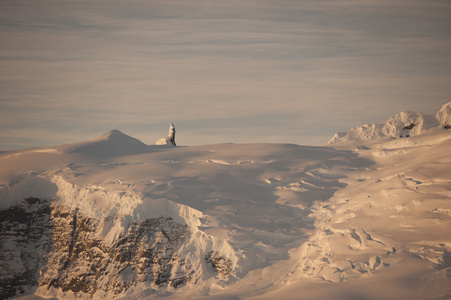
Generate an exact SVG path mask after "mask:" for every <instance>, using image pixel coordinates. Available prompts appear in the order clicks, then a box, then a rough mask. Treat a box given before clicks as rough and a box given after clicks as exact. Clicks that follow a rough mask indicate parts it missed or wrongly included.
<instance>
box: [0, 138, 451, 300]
mask: <svg viewBox="0 0 451 300" xmlns="http://www.w3.org/2000/svg"><path fill="white" fill-rule="evenodd" d="M333 147H334V148H332V147H307V146H298V145H292V144H240V145H235V144H219V145H203V146H194V147H159V146H147V145H144V144H142V143H141V142H139V141H137V140H136V139H133V138H131V137H128V136H127V135H125V134H123V133H121V132H119V131H112V132H110V133H107V134H106V135H104V136H102V137H100V138H98V139H94V140H91V141H88V142H81V143H76V144H70V145H62V146H55V147H52V148H48V149H27V150H20V151H14V152H4V153H2V154H0V165H1V168H0V185H1V189H0V197H1V202H0V209H3V210H4V209H7V208H8V207H12V206H14V205H15V204H17V203H19V202H20V201H22V199H23V198H26V197H30V196H33V197H42V198H51V199H55V200H54V201H55V203H56V204H57V205H58V206H61V207H65V208H66V209H67V210H68V211H71V212H77V213H79V214H80V215H83V216H86V217H89V218H91V219H93V220H99V224H100V225H99V226H100V227H99V228H100V229H99V230H98V231H96V233H95V234H96V238H98V239H101V240H102V241H104V242H105V244H106V245H113V244H114V243H115V241H117V240H118V239H120V238H121V237H122V236H124V234H125V233H126V232H127V230H128V228H129V227H130V226H131V224H137V222H140V221H143V220H146V219H149V218H158V217H160V216H163V217H171V218H172V219H173V220H174V222H176V223H179V224H183V225H185V226H186V228H187V229H188V230H189V231H190V232H191V234H190V235H189V237H187V238H186V239H185V240H183V242H180V243H181V244H178V245H179V246H178V248H174V249H172V250H171V251H174V253H175V254H176V256H177V257H178V259H183V260H184V261H185V265H184V267H186V268H188V267H189V268H191V269H190V270H193V273H191V275H190V276H191V277H190V279H189V280H188V281H186V282H185V283H184V284H181V285H180V286H177V287H176V288H174V287H170V286H166V285H160V286H155V285H151V283H149V284H148V285H146V283H145V282H144V283H139V284H137V285H136V286H134V287H130V288H128V289H126V290H125V291H124V292H121V293H120V294H117V295H112V294H110V295H109V296H110V297H113V296H115V297H123V298H124V299H136V298H140V299H143V298H152V297H158V298H159V297H161V298H173V299H189V298H191V299H193V298H195V299H448V298H450V297H451V259H450V257H451V235H450V231H449V228H451V202H450V200H451V199H450V196H451V158H450V155H449V149H451V130H443V131H439V132H433V133H429V134H422V135H418V136H415V137H410V138H404V139H394V140H385V139H382V140H371V141H359V140H351V141H347V142H341V143H338V144H334V145H333ZM107 220H110V221H107ZM111 220H113V221H111ZM1 247H3V246H0V250H2V251H4V249H3V248H1ZM8 251H11V249H9V250H8ZM2 253H5V252H2ZM2 253H0V254H2ZM171 253H172V252H171ZM221 262H222V263H223V265H221V266H220V263H221ZM214 264H215V265H216V268H213V267H212V266H213V265H214ZM218 266H219V267H218ZM130 272H132V271H130ZM127 274H128V273H127ZM127 274H123V275H121V276H127ZM130 274H132V273H130ZM105 276H107V275H105ZM130 276H131V275H130ZM130 278H131V277H130ZM102 280H104V281H105V282H106V280H107V279H102ZM151 290H152V292H150V291H151ZM29 293H34V294H35V295H36V296H42V297H59V298H70V297H82V298H89V297H91V295H90V294H83V293H82V292H76V293H74V292H71V291H65V292H63V291H62V290H58V289H55V288H51V289H47V288H46V287H45V286H41V287H39V288H38V289H37V290H36V289H34V290H33V289H30V290H29ZM105 296H108V295H107V294H105V293H104V294H102V293H100V292H99V293H94V294H93V297H94V298H102V297H105ZM27 297H29V296H27ZM27 299H29V298H27Z"/></svg>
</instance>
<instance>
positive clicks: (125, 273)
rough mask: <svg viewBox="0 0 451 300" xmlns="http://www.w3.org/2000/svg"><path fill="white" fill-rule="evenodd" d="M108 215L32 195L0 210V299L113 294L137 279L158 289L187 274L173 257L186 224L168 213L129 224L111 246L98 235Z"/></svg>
mask: <svg viewBox="0 0 451 300" xmlns="http://www.w3.org/2000/svg"><path fill="white" fill-rule="evenodd" d="M114 218H120V216H116V217H112V218H111V219H106V220H96V219H93V218H90V217H87V216H84V215H82V214H80V213H79V212H78V210H75V211H69V210H68V209H67V208H65V207H61V206H57V205H55V204H53V203H52V201H50V200H43V199H38V198H27V199H25V200H24V201H23V202H22V203H20V204H19V205H16V206H13V207H10V208H8V209H5V210H2V211H0V220H1V224H0V225H1V226H0V240H1V241H2V244H1V246H0V260H1V264H0V268H1V269H0V270H1V272H0V299H5V298H9V297H12V296H14V295H16V294H18V293H24V292H25V291H26V290H27V289H30V288H33V287H34V288H36V287H37V288H38V292H39V294H41V295H42V294H43V295H45V294H46V293H47V291H52V290H58V291H60V292H62V293H73V294H77V295H81V296H83V295H85V296H93V295H95V294H96V295H108V296H109V297H114V296H115V295H120V294H121V293H124V292H125V291H127V290H128V289H129V288H131V287H134V286H137V285H139V284H145V285H146V286H147V288H148V289H154V290H155V291H158V290H160V289H168V288H169V289H171V288H176V287H179V286H181V285H184V284H186V283H187V282H190V280H191V277H190V275H191V274H192V272H193V271H192V270H191V268H190V266H189V265H186V264H185V262H184V260H183V258H180V257H179V256H178V255H177V250H178V249H179V248H180V246H181V245H182V244H183V242H184V241H185V240H186V239H187V238H189V236H190V234H191V233H190V230H189V229H188V228H187V226H186V225H182V224H179V223H177V222H174V220H173V219H172V218H170V217H159V218H150V219H146V220H143V221H140V222H131V223H130V224H129V225H128V228H127V230H126V232H123V233H122V234H121V235H119V237H118V238H117V239H115V240H114V242H113V243H112V244H111V243H107V242H106V241H105V240H103V239H102V238H101V232H102V230H103V228H104V226H105V224H106V223H108V222H112V221H114V220H113V219H114Z"/></svg>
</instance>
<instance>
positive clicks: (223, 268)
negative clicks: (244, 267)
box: [205, 251, 232, 276]
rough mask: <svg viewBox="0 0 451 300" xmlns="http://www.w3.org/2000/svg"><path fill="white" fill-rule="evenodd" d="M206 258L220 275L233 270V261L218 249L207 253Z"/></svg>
mask: <svg viewBox="0 0 451 300" xmlns="http://www.w3.org/2000/svg"><path fill="white" fill-rule="evenodd" d="M205 260H206V261H207V263H209V264H211V267H212V268H213V269H214V270H215V271H216V272H218V274H219V275H222V276H226V275H228V274H229V273H230V272H231V271H232V261H231V260H230V259H228V258H227V257H225V256H221V255H220V254H219V253H218V252H216V251H211V252H209V253H208V254H206V255H205Z"/></svg>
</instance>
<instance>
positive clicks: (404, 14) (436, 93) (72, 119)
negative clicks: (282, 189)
mask: <svg viewBox="0 0 451 300" xmlns="http://www.w3.org/2000/svg"><path fill="white" fill-rule="evenodd" d="M450 9H451V8H450V5H448V4H447V3H446V2H443V1H431V2H428V4H424V2H420V1H403V0H401V1H395V2H393V1H370V0H368V1H303V0H299V1H288V0H287V1H284V0H283V1H272V0H271V1H270V0H259V1H257V0H250V1H235V0H232V1H216V0H213V1H194V0H187V1H175V0H169V1H152V0H151V1H140V0H138V1H128V2H126V3H125V2H123V1H115V0H113V1H108V2H106V1H95V2H92V1H84V0H81V1H46V0H43V1H39V3H38V2H35V1H21V2H16V1H2V2H1V4H0V19H1V20H2V21H1V22H0V38H1V40H2V41H5V42H4V43H3V44H2V48H1V49H0V68H1V69H2V72H1V74H0V89H1V90H2V94H1V95H0V108H1V110H0V119H1V120H2V121H0V125H1V127H2V128H1V129H2V131H3V132H5V133H4V134H3V135H2V136H3V137H1V136H0V139H1V141H0V142H1V144H2V146H3V147H6V146H4V145H9V146H8V147H15V146H14V144H15V143H14V142H13V141H12V138H11V136H12V133H14V136H17V137H18V138H20V137H21V136H24V137H25V136H29V135H27V132H26V131H27V129H30V128H36V127H37V128H40V130H41V132H49V134H48V135H49V136H54V137H55V138H54V139H47V138H46V139H44V138H43V139H42V141H44V140H45V142H43V143H42V144H38V145H37V144H36V140H32V139H30V143H29V144H30V146H31V145H36V146H44V145H49V144H52V143H59V142H61V141H60V140H58V139H57V137H61V136H66V137H68V138H67V139H72V138H71V137H73V138H74V139H75V138H79V137H80V133H81V132H83V131H86V132H87V133H86V136H87V137H89V138H90V137H92V136H93V135H94V134H101V133H103V132H104V131H107V130H109V129H113V128H118V129H122V130H124V129H127V130H128V131H129V132H130V133H131V134H132V135H133V133H136V135H137V136H140V137H143V138H149V139H150V140H151V139H152V138H151V136H155V138H158V137H160V135H161V133H160V132H159V131H160V130H162V132H163V133H164V132H166V131H167V128H166V127H167V124H168V123H169V122H175V123H176V125H177V124H178V123H179V124H186V126H187V129H188V128H189V130H190V131H189V132H187V131H185V133H186V135H185V137H187V140H186V144H193V142H192V141H194V140H196V141H204V142H205V143H207V142H208V143H217V142H229V141H234V142H237V141H262V140H263V139H265V138H266V139H268V142H271V141H274V140H277V141H284V140H287V141H288V140H292V136H293V135H299V143H304V144H316V143H318V140H319V139H324V141H326V140H328V137H329V136H330V135H331V134H333V132H334V131H340V130H347V129H348V128H350V127H352V126H356V125H360V124H362V123H367V122H370V121H373V120H374V121H384V120H385V119H386V118H387V117H389V116H391V115H393V114H396V113H397V112H399V111H400V110H418V111H424V112H427V113H433V112H434V111H435V110H437V109H438V108H439V107H440V106H441V105H442V104H443V103H444V102H447V101H449V95H450V92H451V79H450V78H451V74H450V72H449V70H450V69H451V61H450V60H449V59H448V58H449V56H450V54H451V53H450V52H451V50H450V49H451V39H450V32H451V28H450V26H451V25H450V24H449V21H448V16H449V14H448V12H450ZM271 116H272V117H271ZM265 119H266V122H265V121H264V120H265ZM244 120H246V121H244ZM262 120H263V121H262ZM212 122H216V124H217V126H216V131H215V133H214V134H211V133H210V132H208V131H206V129H205V128H206V124H212ZM236 124H248V128H249V131H247V132H242V134H241V135H238V134H236V132H237V131H239V130H237V126H236ZM252 124H254V125H252ZM327 125H329V126H330V129H327V128H326V127H327ZM265 126H267V128H266V130H265ZM288 127H289V128H292V129H290V130H287V128H288ZM153 128H155V129H153ZM127 130H124V131H127ZM178 130H183V129H182V128H178ZM62 131H65V133H64V134H61V133H62ZM21 132H22V134H21ZM218 132H222V133H221V134H218ZM227 132H230V134H227ZM193 133H195V134H193ZM232 133H233V134H232ZM36 134H37V133H36ZM94 136H95V135H94ZM188 137H189V139H191V142H190V141H189V139H188ZM180 138H181V139H183V137H180ZM223 138H228V139H230V140H223ZM24 143H25V142H21V143H20V145H19V144H17V146H20V147H22V146H23V145H24Z"/></svg>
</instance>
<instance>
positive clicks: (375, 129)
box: [329, 102, 451, 144]
mask: <svg viewBox="0 0 451 300" xmlns="http://www.w3.org/2000/svg"><path fill="white" fill-rule="evenodd" d="M450 126H451V102H449V103H447V104H445V105H443V107H442V108H441V109H440V110H439V111H438V112H437V114H436V115H435V116H433V115H425V114H422V113H417V112H410V111H406V112H401V113H399V114H397V115H395V116H393V117H391V118H390V119H388V120H387V121H386V122H385V123H378V124H368V125H362V126H358V127H355V128H352V129H350V130H349V131H347V132H337V133H335V135H334V136H333V137H332V139H331V140H330V141H329V144H334V143H338V142H343V141H349V140H372V139H378V138H405V137H410V136H416V135H419V134H423V133H427V132H433V131H438V130H443V129H447V128H449V127H450Z"/></svg>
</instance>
